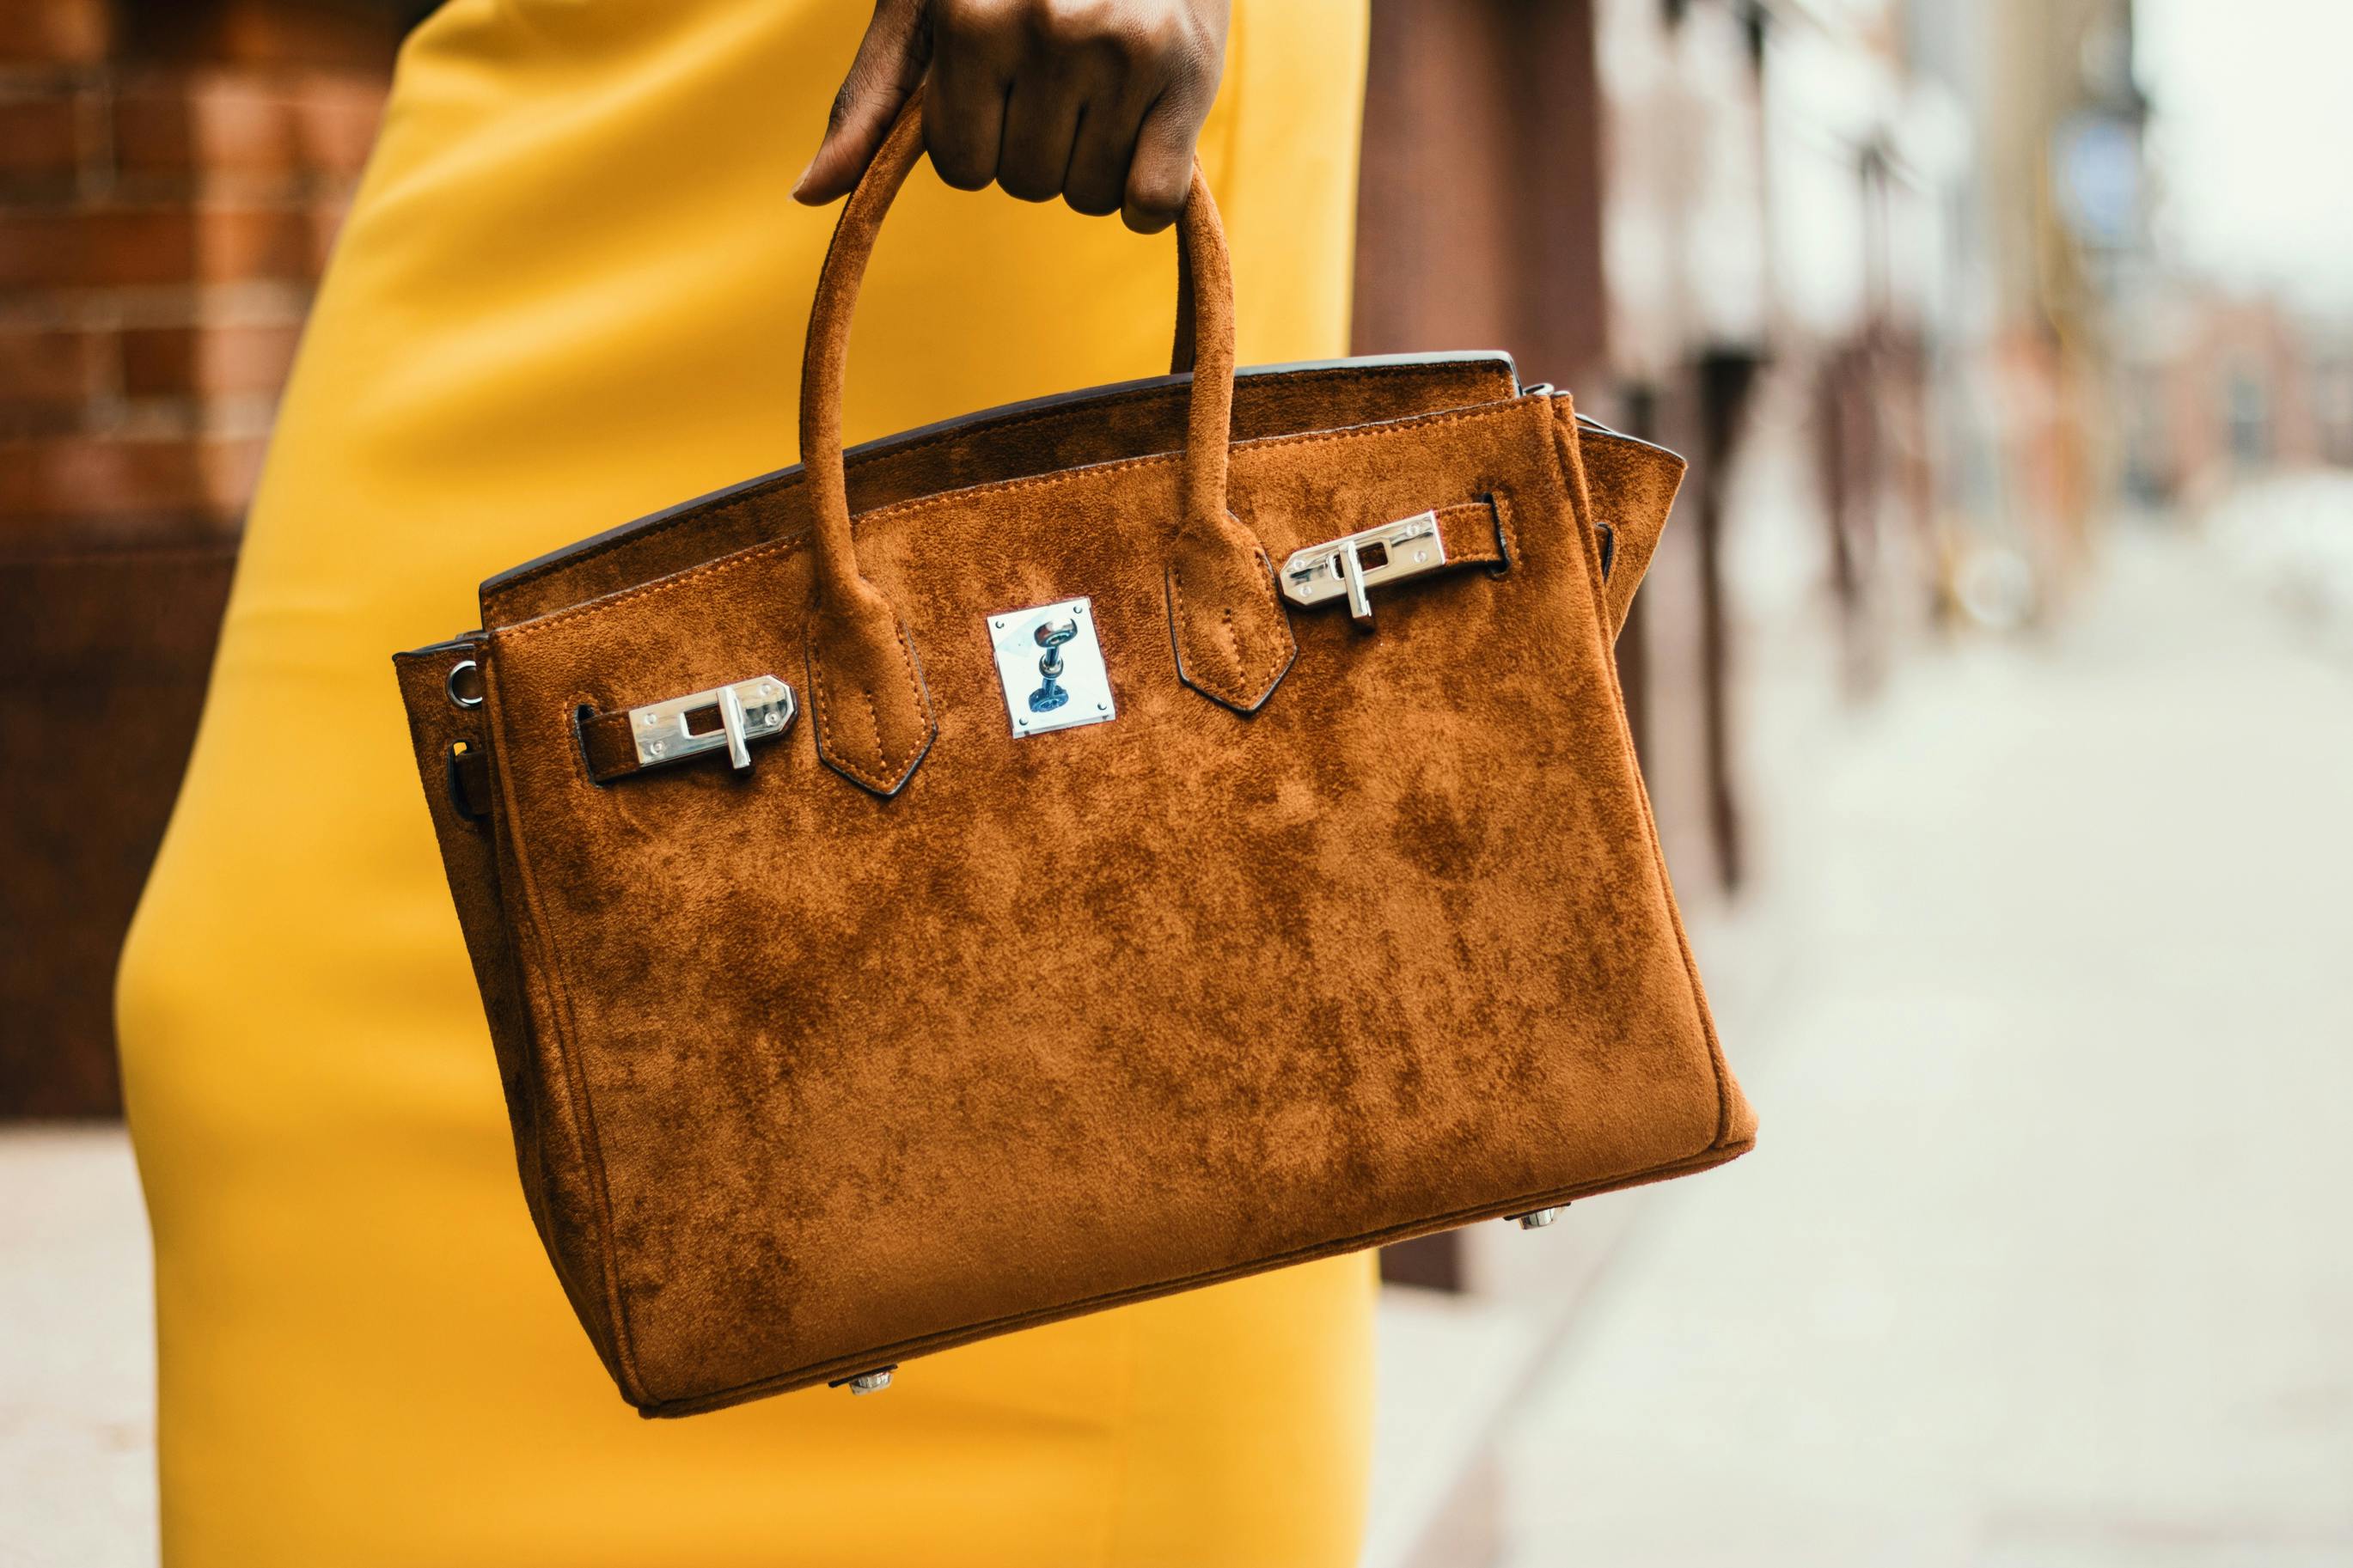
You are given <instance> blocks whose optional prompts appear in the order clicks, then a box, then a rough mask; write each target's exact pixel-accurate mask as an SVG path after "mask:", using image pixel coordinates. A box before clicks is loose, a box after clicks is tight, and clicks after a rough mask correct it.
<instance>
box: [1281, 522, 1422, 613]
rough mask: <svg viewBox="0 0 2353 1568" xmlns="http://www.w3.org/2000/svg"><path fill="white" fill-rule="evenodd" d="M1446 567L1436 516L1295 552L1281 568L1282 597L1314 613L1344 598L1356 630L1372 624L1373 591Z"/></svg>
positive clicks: (1388, 524)
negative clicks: (1335, 600) (1318, 606)
mask: <svg viewBox="0 0 2353 1568" xmlns="http://www.w3.org/2000/svg"><path fill="white" fill-rule="evenodd" d="M1445 564H1446V542H1445V540H1443V539H1442V538H1440V535H1439V531H1438V513H1437V512H1436V511H1434V510H1433V511H1424V512H1417V513H1416V514H1414V515H1413V516H1411V517H1408V518H1400V519H1398V521H1395V522H1384V523H1381V524H1380V525H1378V526H1377V527H1374V528H1364V529H1358V530H1357V531H1356V532H1354V533H1351V534H1346V535H1345V536H1343V537H1341V538H1339V539H1331V540H1326V541H1324V542H1323V543H1321V544H1311V545H1309V546H1307V548H1305V549H1304V550H1294V551H1293V552H1291V559H1290V560H1288V561H1285V562H1284V563H1282V596H1283V597H1284V598H1286V599H1288V600H1290V601H1291V602H1292V603H1293V604H1294V605H1303V606H1306V607H1308V608H1313V607H1314V606H1315V605H1323V604H1328V603H1330V602H1331V601H1332V600H1334V599H1338V598H1343V597H1345V599H1346V600H1347V601H1348V614H1349V615H1350V616H1353V617H1354V618H1355V619H1356V624H1357V625H1359V626H1370V625H1372V624H1373V597H1372V590H1373V589H1375V588H1378V587H1382V586H1385V585H1387V584H1390V583H1401V582H1403V581H1405V580H1406V579H1407V578H1409V577H1419V576H1420V575H1421V574H1423V573H1425V572H1435V571H1437V570H1438V569H1439V568H1440V566H1443V565H1445Z"/></svg>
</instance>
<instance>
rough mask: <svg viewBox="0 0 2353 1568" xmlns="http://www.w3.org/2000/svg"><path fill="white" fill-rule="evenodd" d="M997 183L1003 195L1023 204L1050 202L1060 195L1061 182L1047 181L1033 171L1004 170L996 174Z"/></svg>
mask: <svg viewBox="0 0 2353 1568" xmlns="http://www.w3.org/2000/svg"><path fill="white" fill-rule="evenodd" d="M997 184H1000V185H1002V186H1004V187H1005V194H1006V195H1008V196H1012V197H1015V198H1017V199H1018V200H1020V201H1025V202H1050V201H1052V200H1053V199H1054V198H1055V197H1056V196H1059V195H1061V194H1062V189H1061V182H1060V181H1059V180H1053V179H1048V178H1046V177H1044V176H1042V175H1040V174H1039V173H1038V172H1037V171H1036V170H1034V169H1004V170H1000V171H998V173H997Z"/></svg>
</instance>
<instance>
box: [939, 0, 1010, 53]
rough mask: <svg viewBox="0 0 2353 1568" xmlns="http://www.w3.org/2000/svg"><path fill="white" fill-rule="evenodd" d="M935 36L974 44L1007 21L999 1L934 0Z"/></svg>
mask: <svg viewBox="0 0 2353 1568" xmlns="http://www.w3.org/2000/svg"><path fill="white" fill-rule="evenodd" d="M931 19H932V33H933V36H934V37H936V38H938V39H940V40H941V41H942V42H944V43H947V44H952V45H954V44H973V43H976V42H978V41H979V40H981V39H983V38H987V37H991V36H992V35H994V34H996V33H997V31H999V30H1000V29H1001V28H1002V27H1003V26H1005V21H1006V7H1005V5H1003V4H1001V3H1000V0H934V4H933V5H932V7H931Z"/></svg>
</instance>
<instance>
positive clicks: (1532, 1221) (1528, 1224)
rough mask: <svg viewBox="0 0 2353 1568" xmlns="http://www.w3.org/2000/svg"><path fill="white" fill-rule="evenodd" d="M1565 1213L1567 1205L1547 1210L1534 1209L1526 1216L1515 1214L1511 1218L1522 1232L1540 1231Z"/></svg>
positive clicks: (1557, 1205) (1558, 1205)
mask: <svg viewBox="0 0 2353 1568" xmlns="http://www.w3.org/2000/svg"><path fill="white" fill-rule="evenodd" d="M1567 1212H1568V1205H1567V1204H1555V1205H1553V1206H1552V1207H1550V1208H1548V1209H1534V1210H1531V1211H1530V1212H1528V1213H1526V1214H1515V1215H1513V1216H1512V1217H1513V1218H1514V1219H1515V1220H1517V1221H1519V1222H1520V1228H1521V1229H1522V1230H1542V1229H1543V1228H1544V1227H1545V1226H1548V1225H1550V1224H1551V1223H1552V1222H1553V1221H1555V1220H1556V1219H1558V1218H1559V1217H1560V1216H1561V1215H1565V1214H1567Z"/></svg>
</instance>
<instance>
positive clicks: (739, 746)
mask: <svg viewBox="0 0 2353 1568" xmlns="http://www.w3.org/2000/svg"><path fill="white" fill-rule="evenodd" d="M796 711H797V704H796V702H795V700H794V698H793V689H792V688H791V687H789V686H787V685H786V684H785V683H784V682H783V681H781V680H779V679H776V677H775V676H773V675H755V676H754V677H753V678H752V679H749V680H739V681H736V682H735V683H734V684H733V685H732V686H714V687H712V689H710V690H708V691H691V692H689V693H688V694H687V695H685V696H684V697H673V698H671V699H670V700H668V701H667V702H649V703H647V704H646V705H645V706H644V707H642V708H632V709H630V710H629V739H630V740H632V741H634V742H637V747H638V766H639V767H641V768H659V767H668V766H669V765H670V763H682V762H684V761H686V759H687V758H689V757H699V756H701V755H702V753H703V752H715V751H718V750H719V749H720V748H722V747H724V748H726V751H727V760H728V761H729V762H731V763H733V764H734V765H735V766H736V767H737V768H738V769H743V768H748V767H750V766H751V765H752V742H754V741H773V740H775V739H776V737H777V736H779V735H781V734H783V733H784V732H785V731H786V730H788V729H790V728H792V723H793V714H794V713H795V712H796ZM714 719H715V720H716V723H713V722H712V721H713V720H714Z"/></svg>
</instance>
